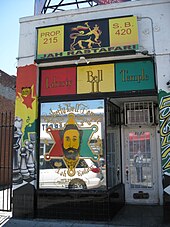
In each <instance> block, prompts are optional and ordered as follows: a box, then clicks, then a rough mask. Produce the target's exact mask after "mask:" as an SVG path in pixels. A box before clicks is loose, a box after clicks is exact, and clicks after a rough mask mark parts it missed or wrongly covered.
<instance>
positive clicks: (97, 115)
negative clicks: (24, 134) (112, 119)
mask: <svg viewBox="0 0 170 227" xmlns="http://www.w3.org/2000/svg"><path fill="white" fill-rule="evenodd" d="M104 123H105V121H104V100H88V101H71V102H50V103H42V104H41V119H40V165H39V166H40V173H39V176H40V177H39V179H40V182H39V186H40V188H63V189H67V188H71V189H91V188H93V189H97V188H98V189H104V188H105V186H106V184H105V182H106V180H105V177H106V176H105V172H104V171H103V166H105V158H104V157H105V148H104V142H103V141H104V131H105V128H104Z"/></svg>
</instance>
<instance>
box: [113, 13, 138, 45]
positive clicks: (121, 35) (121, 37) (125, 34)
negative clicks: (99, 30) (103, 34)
mask: <svg viewBox="0 0 170 227" xmlns="http://www.w3.org/2000/svg"><path fill="white" fill-rule="evenodd" d="M109 31H110V32H109V36H110V46H120V45H122V46H123V45H132V44H133V45H134V44H138V29H137V17H136V16H133V17H124V18H117V19H116V18H115V19H110V20H109Z"/></svg>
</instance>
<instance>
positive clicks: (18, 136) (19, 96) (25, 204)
mask: <svg viewBox="0 0 170 227" xmlns="http://www.w3.org/2000/svg"><path fill="white" fill-rule="evenodd" d="M36 89H37V67H36V66H35V65H33V64H32V65H27V66H24V67H19V68H18V70H17V81H16V102H15V122H14V127H15V130H14V140H13V141H14V143H13V195H14V198H13V203H14V204H13V215H14V217H21V218H22V217H27V218H29V217H34V213H35V207H34V206H35V185H36V180H37V179H36V171H37V168H36V166H37V165H36V150H35V147H36V143H37V141H36V138H37V137H36V134H37V124H36V122H37V115H38V114H37V113H38V108H37V106H38V105H37V90H36Z"/></svg>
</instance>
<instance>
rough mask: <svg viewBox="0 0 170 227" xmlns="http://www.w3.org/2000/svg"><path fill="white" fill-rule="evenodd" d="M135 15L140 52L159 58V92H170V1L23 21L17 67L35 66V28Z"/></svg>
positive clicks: (59, 13) (138, 2) (46, 16)
mask: <svg viewBox="0 0 170 227" xmlns="http://www.w3.org/2000/svg"><path fill="white" fill-rule="evenodd" d="M126 15H136V16H137V17H138V27H139V49H140V50H148V51H149V53H150V54H154V55H155V56H156V58H155V59H156V63H157V72H158V74H157V75H158V78H159V79H158V89H163V90H165V91H170V89H169V88H168V87H167V85H166V82H167V81H168V80H170V70H169V68H170V67H169V66H170V29H169V23H170V0H147V1H144V0H143V1H134V2H125V3H121V4H120V3H118V4H110V5H102V6H95V7H88V8H84V9H76V10H68V11H64V12H55V13H49V14H45V15H39V16H33V17H25V18H21V19H20V40H19V53H18V66H24V65H29V64H33V63H34V59H35V54H36V27H44V26H51V25H60V24H66V23H71V22H76V21H85V20H87V18H88V20H93V19H101V18H109V17H111V18H113V17H121V16H126Z"/></svg>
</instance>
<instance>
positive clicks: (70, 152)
mask: <svg viewBox="0 0 170 227" xmlns="http://www.w3.org/2000/svg"><path fill="white" fill-rule="evenodd" d="M79 145H80V135H79V131H78V130H76V129H69V130H67V131H65V133H64V137H63V148H64V155H65V156H66V158H69V159H75V158H76V157H77V155H78V153H79V152H78V149H79Z"/></svg>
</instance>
